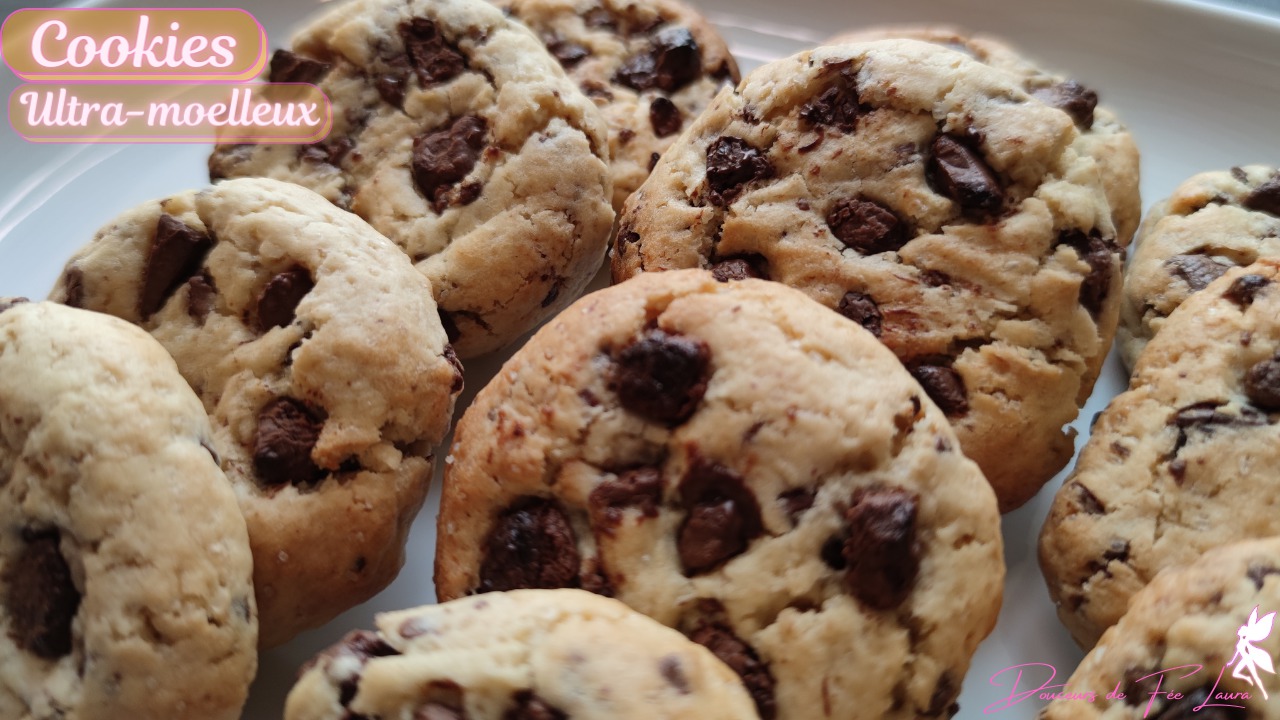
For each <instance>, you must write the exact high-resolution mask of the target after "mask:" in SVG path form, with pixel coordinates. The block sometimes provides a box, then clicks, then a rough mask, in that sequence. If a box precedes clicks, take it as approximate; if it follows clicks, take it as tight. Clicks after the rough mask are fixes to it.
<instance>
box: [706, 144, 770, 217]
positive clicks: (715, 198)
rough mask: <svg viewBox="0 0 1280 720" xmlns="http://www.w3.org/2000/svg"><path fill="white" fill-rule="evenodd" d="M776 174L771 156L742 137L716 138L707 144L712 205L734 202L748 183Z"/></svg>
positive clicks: (708, 185)
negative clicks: (770, 159) (768, 156)
mask: <svg viewBox="0 0 1280 720" xmlns="http://www.w3.org/2000/svg"><path fill="white" fill-rule="evenodd" d="M773 175H774V169H773V163H771V162H769V158H767V157H765V156H764V154H763V153H761V152H760V151H759V150H757V149H756V148H754V147H752V146H751V145H750V144H749V143H748V142H747V141H746V140H743V139H742V138H736V137H728V136H725V137H720V138H716V140H715V141H714V142H712V143H711V144H710V145H709V146H708V147H707V188H708V190H709V193H708V197H709V199H710V200H711V204H713V205H716V206H719V207H724V206H726V205H728V204H729V203H732V202H733V201H734V200H735V199H736V198H737V197H738V195H739V194H741V193H742V190H743V188H744V186H746V185H747V184H748V183H751V182H753V181H755V180H763V179H766V178H771V177H773Z"/></svg>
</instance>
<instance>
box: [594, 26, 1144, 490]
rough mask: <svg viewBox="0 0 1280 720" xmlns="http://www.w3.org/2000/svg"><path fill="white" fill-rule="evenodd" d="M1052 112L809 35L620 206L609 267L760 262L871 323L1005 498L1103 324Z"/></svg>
mask: <svg viewBox="0 0 1280 720" xmlns="http://www.w3.org/2000/svg"><path fill="white" fill-rule="evenodd" d="M1079 137H1080V133H1079V130H1078V128H1077V126H1076V122H1075V120H1074V119H1073V118H1072V117H1071V115H1069V114H1068V113H1066V112H1063V111H1062V110H1059V109H1056V108H1054V107H1052V106H1049V105H1046V104H1044V103H1042V102H1040V101H1039V100H1037V99H1036V98H1035V97H1033V96H1032V95H1029V94H1027V93H1026V92H1024V91H1023V89H1022V86H1021V80H1020V79H1018V78H1015V77H1014V76H1013V75H1010V74H1008V73H1005V72H1002V71H999V70H996V69H994V68H992V67H990V66H987V65H984V64H982V63H979V62H977V61H976V60H974V59H972V58H970V57H969V56H967V55H965V54H963V53H959V52H955V51H953V50H949V49H946V48H944V47H942V46H939V45H933V44H929V43H924V42H920V41H914V40H884V41H877V42H869V43H860V44H850V45H839V46H830V47H823V48H818V49H816V50H812V51H809V52H805V53H801V54H799V55H796V56H794V57H791V58H787V59H785V60H780V61H778V62H775V63H771V64H769V65H765V66H763V67H761V68H759V69H757V70H756V71H754V72H753V73H751V74H750V75H749V76H748V77H747V78H746V79H744V80H743V82H742V83H741V84H740V85H739V86H738V88H737V90H735V91H732V92H728V91H726V92H723V93H721V94H720V96H719V97H717V99H716V101H715V102H714V103H713V104H712V106H711V107H710V108H709V109H708V110H707V112H706V113H704V114H703V115H702V116H701V117H700V118H699V119H698V120H697V121H696V122H695V123H694V124H693V126H692V127H690V128H689V130H688V132H686V133H685V134H684V135H682V136H681V138H680V140H679V141H678V142H677V143H676V144H675V145H673V146H672V147H671V148H670V149H669V150H668V151H667V152H666V154H665V155H663V159H662V160H661V161H660V162H659V164H658V167H657V168H656V169H655V170H654V173H653V175H651V176H650V178H649V180H648V181H647V182H646V183H645V184H644V186H643V187H641V188H640V189H639V190H637V191H636V193H635V194H634V195H632V196H631V199H630V200H628V201H627V209H626V210H625V211H624V212H623V215H622V219H621V221H620V224H619V231H618V236H617V239H616V243H615V247H614V251H613V252H614V255H613V275H614V279H615V281H621V280H623V279H626V278H628V277H631V276H634V275H636V274H637V273H640V272H644V271H659V270H672V269H676V268H688V267H707V268H710V269H711V270H712V271H713V272H714V273H715V274H716V275H717V277H718V278H720V279H724V280H733V279H737V278H741V277H747V276H757V277H765V278H768V279H772V280H776V281H779V282H782V283H785V284H788V285H791V286H793V287H796V288H799V289H800V290H803V291H804V292H805V293H806V294H808V295H809V296H810V297H812V298H814V299H815V300H817V301H819V302H820V303H822V304H823V305H826V306H827V307H829V308H833V309H835V310H837V311H838V312H840V313H842V314H844V315H845V316H846V317H848V318H850V319H853V320H855V321H857V322H859V323H861V324H862V325H863V326H864V327H866V328H867V329H869V330H871V332H873V333H875V334H876V335H877V336H879V337H880V339H881V340H882V341H883V342H884V344H885V345H887V346H888V347H889V348H890V349H891V350H893V351H894V353H895V354H896V355H897V356H898V357H899V359H901V360H902V362H903V363H904V364H905V365H906V366H907V367H908V368H909V369H911V371H912V373H913V374H914V375H915V377H916V379H917V380H919V381H920V383H921V384H922V385H924V387H925V389H926V390H927V391H928V392H929V394H930V396H931V397H933V399H934V401H935V402H937V404H938V405H939V406H940V407H941V408H942V410H943V411H944V412H946V414H947V415H948V417H949V418H950V419H951V422H952V424H953V425H954V426H955V428H956V433H957V435H958V436H959V437H960V444H961V447H962V448H963V449H964V452H965V454H966V455H968V456H969V457H970V458H972V459H974V460H975V461H976V462H977V463H978V465H979V466H980V467H981V468H982V469H983V472H984V474H985V475H986V476H987V479H988V480H989V481H990V482H991V484H992V486H993V487H994V488H995V491H996V496H997V497H998V498H999V499H1000V505H1001V509H1003V510H1006V511H1007V510H1011V509H1013V508H1016V507H1018V506H1019V505H1021V504H1022V503H1024V502H1026V501H1027V500H1028V499H1029V498H1031V497H1032V496H1033V495H1035V493H1036V491H1038V490H1039V489H1040V487H1041V486H1042V485H1043V484H1044V483H1045V482H1046V481H1047V480H1048V479H1049V478H1050V477H1052V476H1053V475H1054V474H1055V473H1056V472H1057V471H1058V470H1060V469H1062V467H1063V466H1064V465H1065V464H1066V463H1067V461H1068V460H1069V459H1070V458H1071V455H1072V453H1073V450H1074V447H1073V432H1071V431H1069V430H1065V429H1064V428H1065V426H1066V425H1067V424H1068V423H1070V422H1071V421H1072V420H1073V419H1074V418H1075V417H1076V414H1077V412H1078V409H1079V407H1080V405H1081V404H1082V403H1083V402H1084V401H1085V400H1086V399H1087V398H1088V397H1089V393H1090V391H1091V390H1092V388H1093V382H1094V380H1095V379H1096V377H1097V373H1098V371H1099V369H1100V367H1101V364H1102V361H1103V359H1104V358H1105V357H1106V354H1107V351H1108V349H1109V348H1110V346H1111V339H1112V337H1113V336H1114V333H1115V325H1116V317H1117V311H1118V307H1119V296H1120V256H1121V254H1122V250H1121V247H1120V246H1119V244H1118V243H1117V242H1116V240H1115V238H1116V235H1115V231H1114V230H1113V228H1112V222H1111V213H1110V210H1109V206H1108V204H1107V199H1106V195H1105V193H1104V192H1103V187H1102V184H1101V182H1100V180H1099V173H1098V165H1097V163H1096V162H1094V161H1093V160H1092V159H1091V158H1089V157H1088V156H1087V155H1085V154H1082V152H1080V150H1079V148H1078V147H1077V145H1078V140H1079Z"/></svg>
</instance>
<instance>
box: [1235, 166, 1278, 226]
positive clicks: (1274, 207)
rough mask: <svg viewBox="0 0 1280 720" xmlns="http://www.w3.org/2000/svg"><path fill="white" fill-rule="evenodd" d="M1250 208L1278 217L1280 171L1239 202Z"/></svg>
mask: <svg viewBox="0 0 1280 720" xmlns="http://www.w3.org/2000/svg"><path fill="white" fill-rule="evenodd" d="M1241 205H1244V206H1245V207H1246V208H1248V209H1250V210H1257V211H1258V212H1264V213H1270V214H1272V215H1275V216H1276V217H1280V173H1276V174H1275V175H1272V176H1271V179H1269V180H1267V181H1266V182H1264V183H1262V184H1261V185H1259V186H1258V187H1256V188H1254V190H1253V192H1251V193H1249V194H1248V195H1247V196H1245V199H1244V201H1243V202H1242V203H1241Z"/></svg>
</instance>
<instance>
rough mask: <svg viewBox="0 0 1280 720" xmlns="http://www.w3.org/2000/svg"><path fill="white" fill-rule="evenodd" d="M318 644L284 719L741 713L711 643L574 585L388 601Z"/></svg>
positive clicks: (749, 708) (740, 719)
mask: <svg viewBox="0 0 1280 720" xmlns="http://www.w3.org/2000/svg"><path fill="white" fill-rule="evenodd" d="M377 624H378V628H379V632H376V633H375V632H363V631H358V632H353V633H351V634H349V635H348V636H347V637H346V638H344V639H343V641H342V642H340V643H338V644H337V645H335V646H333V647H332V648H330V649H328V650H326V651H325V652H323V653H321V655H320V656H319V657H317V658H316V659H315V660H314V661H313V663H312V664H311V665H310V667H309V669H307V670H305V671H304V672H303V674H302V676H301V678H300V679H299V680H298V684H297V685H296V686H295V687H294V689H293V691H292V692H291V693H290V694H289V700H288V702H287V704H286V707H285V715H284V716H285V718H286V720H345V718H350V717H353V716H360V717H383V718H392V717H410V716H412V717H415V718H429V719H430V720H461V719H462V718H466V719H467V720H513V719H518V720H553V719H555V718H561V719H563V718H574V720H648V719H649V718H670V719H671V720H751V719H752V718H755V717H756V713H755V707H754V706H753V705H752V703H751V698H750V696H748V695H747V692H746V690H745V689H744V688H743V686H742V681H741V680H739V679H738V676H737V675H734V674H733V672H731V671H730V670H729V668H728V667H726V666H725V665H724V664H723V663H721V662H720V661H719V660H717V659H716V658H715V656H713V655H712V654H711V653H710V652H709V651H707V650H706V649H705V648H703V647H702V646H700V645H697V644H696V643H693V642H690V641H689V640H688V639H686V638H684V637H683V636H681V635H680V633H678V632H676V631H674V630H671V629H670V628H667V627H664V626H662V625H660V624H658V623H657V622H654V621H653V620H651V619H649V618H647V617H645V616H643V615H641V614H640V613H637V612H635V611H634V610H631V609H630V608H628V607H627V606H626V605H623V604H622V603H620V602H618V601H616V600H610V599H608V598H603V597H600V596H598V595H593V594H591V593H588V592H583V591H581V590H520V591H516V592H510V593H490V594H488V595H485V596H484V597H478V598H466V599H461V600H455V601H454V602H450V603H445V604H443V605H428V606H426V607H421V608H417V609H414V610H404V611H401V612H394V613H387V614H384V615H379V616H378V618H377Z"/></svg>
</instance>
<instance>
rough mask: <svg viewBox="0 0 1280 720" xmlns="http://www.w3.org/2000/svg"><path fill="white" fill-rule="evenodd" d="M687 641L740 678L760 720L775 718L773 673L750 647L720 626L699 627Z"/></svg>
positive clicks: (772, 719) (776, 709)
mask: <svg viewBox="0 0 1280 720" xmlns="http://www.w3.org/2000/svg"><path fill="white" fill-rule="evenodd" d="M689 639H690V640H692V641H694V642H696V643H698V644H699V645H701V646H703V647H705V648H706V649H708V650H710V651H711V654H712V655H715V656H716V657H717V658H719V659H720V661H721V662H723V663H724V664H725V665H728V666H729V669H730V670H733V671H734V672H735V673H737V674H738V677H740V678H742V683H743V685H745V686H746V688H747V692H748V693H749V694H750V695H751V699H752V700H754V701H755V703H756V711H757V712H758V713H759V714H760V720H774V718H776V717H777V715H778V704H777V701H776V700H775V698H774V690H773V687H774V679H773V673H771V672H769V666H768V665H766V664H764V663H763V662H760V656H759V655H757V654H756V651H755V650H754V649H753V648H752V647H751V646H750V645H747V644H746V643H745V642H743V641H742V640H741V639H740V638H739V637H738V636H737V635H735V634H734V633H733V631H732V630H730V629H729V628H728V627H726V626H725V625H722V624H720V623H708V624H703V625H702V626H700V627H699V628H698V629H696V630H694V631H693V633H691V634H690V635H689Z"/></svg>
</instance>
